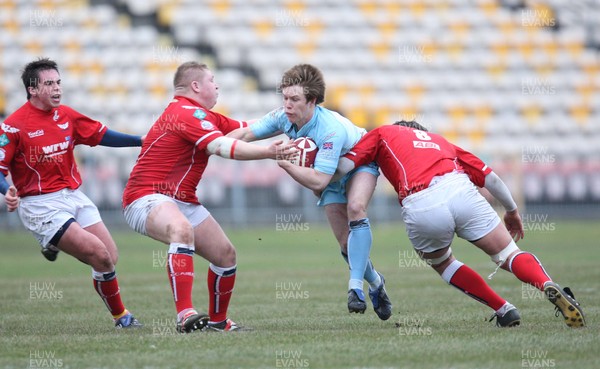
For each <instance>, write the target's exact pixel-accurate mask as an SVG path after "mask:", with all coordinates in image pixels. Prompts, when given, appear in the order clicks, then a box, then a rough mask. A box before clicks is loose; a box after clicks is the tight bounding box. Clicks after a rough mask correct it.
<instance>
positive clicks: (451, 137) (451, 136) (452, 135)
mask: <svg viewBox="0 0 600 369" xmlns="http://www.w3.org/2000/svg"><path fill="white" fill-rule="evenodd" d="M440 133H441V135H442V136H444V138H445V139H447V140H448V141H450V142H456V141H458V132H457V131H456V130H455V129H445V130H442V132H440Z"/></svg>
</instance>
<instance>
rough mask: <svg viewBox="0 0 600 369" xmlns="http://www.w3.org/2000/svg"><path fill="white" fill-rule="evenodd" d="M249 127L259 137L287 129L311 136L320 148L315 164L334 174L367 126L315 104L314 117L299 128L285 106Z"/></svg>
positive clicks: (294, 134)
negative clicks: (356, 124) (341, 159)
mask: <svg viewBox="0 0 600 369" xmlns="http://www.w3.org/2000/svg"><path fill="white" fill-rule="evenodd" d="M250 129H251V130H252V133H253V134H254V136H256V137H257V138H264V137H269V136H272V135H273V134H274V133H277V132H281V133H284V134H285V135H287V136H288V137H290V138H291V139H296V138H298V137H310V138H312V139H313V141H315V143H316V144H317V146H318V148H319V151H317V157H316V159H315V165H314V168H315V169H316V170H318V171H319V172H321V173H325V174H332V175H333V174H334V173H335V170H336V168H337V165H338V161H339V159H340V156H342V155H344V154H346V153H347V152H348V151H350V149H351V148H353V147H354V145H356V143H357V142H358V141H359V140H360V138H361V137H362V136H363V135H364V134H365V133H366V130H365V129H364V128H360V127H357V126H355V125H354V124H352V122H350V121H349V120H348V119H347V118H344V117H343V116H341V115H340V114H339V113H337V112H335V111H332V110H329V109H325V108H323V107H321V106H317V107H316V108H315V113H314V115H313V117H312V119H311V120H310V121H309V122H308V123H306V124H305V125H304V126H303V127H302V128H301V129H300V130H299V131H297V130H296V129H297V128H296V125H295V124H293V123H292V122H290V120H289V119H288V118H287V116H286V115H285V110H284V108H283V107H280V108H278V109H275V110H273V111H271V112H270V113H268V114H267V115H265V116H264V117H262V118H261V119H260V120H259V121H257V122H256V123H254V124H251V125H250Z"/></svg>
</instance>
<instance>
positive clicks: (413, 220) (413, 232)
mask: <svg viewBox="0 0 600 369" xmlns="http://www.w3.org/2000/svg"><path fill="white" fill-rule="evenodd" d="M405 125H406V126H405ZM372 161H375V162H376V163H377V164H378V165H379V166H380V168H381V170H382V172H383V174H384V176H385V177H386V178H387V179H388V181H389V182H390V183H391V184H392V186H394V189H395V190H396V192H397V193H398V199H399V201H400V204H401V206H402V207H403V219H404V222H405V224H406V232H407V233H408V237H409V239H410V241H411V243H412V244H413V247H414V248H415V250H416V251H417V253H418V254H419V255H420V256H421V257H422V258H424V259H425V260H426V261H427V262H428V264H430V265H431V266H432V267H433V269H434V270H435V271H436V272H438V273H439V274H440V275H441V277H442V278H443V279H444V280H445V281H446V282H447V283H449V284H451V285H453V286H454V287H456V288H458V289H460V290H461V291H463V292H464V293H466V294H467V295H469V296H471V297H473V298H474V299H475V300H477V301H479V302H481V303H483V304H485V305H488V306H489V307H491V308H492V309H493V310H494V311H495V312H494V315H492V319H494V318H496V319H497V320H496V324H497V325H498V326H501V327H511V326H515V325H518V324H520V320H521V318H520V315H519V313H518V311H517V309H516V308H515V307H514V306H513V305H512V304H510V303H509V302H507V301H506V300H504V299H503V298H502V297H500V296H499V295H498V294H496V292H494V291H493V290H492V289H491V288H490V287H489V286H488V284H487V283H486V282H485V281H484V280H483V278H481V277H480V276H479V275H478V274H477V273H476V272H475V271H474V270H472V269H471V268H469V267H468V266H467V265H464V264H463V263H461V262H460V261H458V260H456V259H455V258H454V256H453V255H452V250H451V248H450V244H451V243H452V239H453V238H454V233H456V234H457V235H458V236H459V237H460V238H463V239H465V240H467V241H469V242H471V243H473V244H474V245H475V246H477V247H478V248H480V249H481V250H483V251H484V252H485V253H486V254H488V255H489V256H490V257H491V259H492V261H493V262H494V263H496V264H497V268H496V270H498V268H502V269H505V270H507V271H509V272H512V273H513V274H514V275H515V276H516V277H517V278H518V279H519V280H521V281H523V282H525V283H528V284H530V285H532V286H535V287H536V288H538V289H539V290H541V291H543V292H544V293H545V294H546V296H547V297H548V299H549V300H550V302H552V303H553V304H554V305H555V307H556V309H557V310H558V311H560V312H561V313H562V315H563V317H564V319H565V322H566V324H567V325H568V326H569V327H581V326H584V325H585V318H584V316H583V311H582V310H581V308H580V306H579V304H578V303H577V301H575V299H574V297H573V294H572V293H571V291H570V289H568V288H565V289H564V290H563V289H562V288H560V286H559V285H558V284H556V283H554V282H553V281H552V279H551V278H550V277H549V276H548V274H547V273H546V271H545V270H544V268H543V266H542V264H541V263H540V261H539V260H538V259H537V258H536V257H535V256H534V255H533V254H531V253H529V252H525V251H521V250H520V249H519V248H518V247H517V245H516V243H515V241H518V240H519V239H521V238H523V223H522V222H521V217H520V215H519V211H518V209H517V205H516V203H515V202H514V200H513V198H512V196H511V194H510V191H509V190H508V188H507V187H506V185H505V184H504V182H502V180H501V179H500V178H499V177H498V176H497V175H496V174H495V173H494V172H493V171H492V169H491V168H489V167H488V166H487V165H485V164H484V163H483V162H482V161H481V160H480V159H479V158H477V157H476V156H474V155H473V154H471V153H469V152H467V151H465V150H463V149H461V148H460V147H458V146H455V145H453V144H451V143H449V142H448V141H446V140H445V139H444V138H443V137H441V136H439V135H436V134H433V133H429V132H427V130H426V129H425V128H424V127H422V126H420V125H418V124H415V123H414V122H408V123H407V122H396V123H395V124H394V125H387V126H381V127H378V128H376V129H374V130H372V131H370V132H369V133H368V134H367V135H366V136H364V137H363V139H362V140H361V141H360V142H359V143H358V144H357V145H356V146H354V148H353V149H352V152H351V153H349V154H347V155H346V156H345V157H344V158H342V159H341V160H340V167H339V171H340V174H343V173H345V172H347V171H349V170H352V169H353V168H354V167H355V166H359V165H363V164H365V163H370V162H372ZM475 185H476V186H478V187H485V188H486V189H487V190H488V191H489V192H490V193H491V194H492V195H493V196H494V197H495V198H496V199H497V200H498V201H500V203H501V204H502V205H503V206H504V208H505V209H506V214H505V215H504V222H505V224H506V226H503V225H502V222H501V220H500V218H499V217H498V215H497V214H496V212H495V211H494V210H493V208H492V207H491V206H490V204H489V203H488V202H487V201H486V200H485V198H484V197H483V196H482V195H481V194H479V192H478V191H477V188H476V187H475ZM494 273H495V272H494ZM492 275H493V274H492ZM490 277H491V276H490ZM492 319H490V320H492Z"/></svg>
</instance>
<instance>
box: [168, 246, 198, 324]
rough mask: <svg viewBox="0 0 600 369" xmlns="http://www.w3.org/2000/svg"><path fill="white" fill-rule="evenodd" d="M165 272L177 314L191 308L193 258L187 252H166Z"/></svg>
mask: <svg viewBox="0 0 600 369" xmlns="http://www.w3.org/2000/svg"><path fill="white" fill-rule="evenodd" d="M167 272H168V273H169V282H170V283H171V290H172V291H173V299H174V300H175V309H176V310H177V313H178V314H179V313H180V312H182V311H183V310H185V309H193V308H194V306H193V305H192V287H193V285H194V259H193V256H192V255H187V254H168V257H167Z"/></svg>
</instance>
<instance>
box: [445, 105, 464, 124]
mask: <svg viewBox="0 0 600 369" xmlns="http://www.w3.org/2000/svg"><path fill="white" fill-rule="evenodd" d="M467 113H468V112H467V108H466V107H465V106H463V105H462V104H461V105H453V106H450V107H449V108H448V111H447V115H448V118H449V119H450V121H451V122H452V123H453V124H456V123H460V122H462V121H464V120H465V118H466V117H467Z"/></svg>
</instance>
